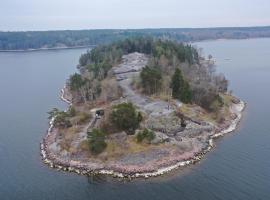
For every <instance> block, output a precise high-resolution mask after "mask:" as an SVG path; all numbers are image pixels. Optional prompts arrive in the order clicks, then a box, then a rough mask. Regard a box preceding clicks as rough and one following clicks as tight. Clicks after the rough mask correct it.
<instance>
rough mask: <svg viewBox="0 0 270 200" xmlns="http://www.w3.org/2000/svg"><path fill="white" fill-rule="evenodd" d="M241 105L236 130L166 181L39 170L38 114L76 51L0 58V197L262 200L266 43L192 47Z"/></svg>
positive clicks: (266, 149) (268, 137)
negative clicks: (208, 59) (209, 58)
mask: <svg viewBox="0 0 270 200" xmlns="http://www.w3.org/2000/svg"><path fill="white" fill-rule="evenodd" d="M197 45H198V46H200V47H203V48H204V52H205V54H209V53H211V54H212V55H213V56H214V57H215V58H216V60H217V65H218V66H219V71H221V72H224V73H225V74H226V75H227V77H228V78H229V79H230V87H231V89H232V90H233V91H234V93H235V94H237V96H239V97H240V98H242V99H243V100H245V101H246V102H247V103H248V107H247V109H246V111H245V117H244V119H243V121H242V123H241V126H240V128H239V129H238V130H237V131H236V132H235V133H234V134H230V135H228V136H226V137H224V138H222V139H219V140H218V141H217V148H215V150H214V151H212V152H211V153H209V154H208V155H207V156H206V158H205V159H204V160H203V161H202V162H201V163H200V164H198V165H196V166H192V167H189V168H187V169H184V170H177V171H175V172H174V173H172V174H169V175H168V176H166V177H161V178H155V179H151V180H146V181H145V180H136V181H132V182H121V181H116V180H112V179H110V178H106V177H97V178H86V177H83V176H78V175H75V174H69V173H64V172H58V171H56V170H51V169H49V168H48V167H47V166H45V165H43V164H42V162H41V159H40V156H39V142H40V141H41V139H42V137H43V136H44V134H45V132H46V129H47V127H48V125H47V122H48V120H47V114H46V112H47V111H48V110H49V109H51V108H52V107H60V108H64V107H65V104H64V103H62V102H60V100H59V99H58V96H59V90H60V89H61V87H62V86H63V84H64V82H65V80H66V78H67V77H68V76H69V75H70V74H71V73H72V72H74V71H75V65H76V63H77V60H78V57H79V55H80V54H81V53H82V52H84V51H85V50H84V49H77V50H62V51H43V52H31V53H0V72H1V73H0V87H1V91H0V199H1V200H6V199H7V200H13V199H14V200H17V199H27V200H31V199H34V200H35V199H38V200H45V199H46V200H54V199H57V200H71V199H72V200H74V199H80V200H84V199H91V200H93V199H103V200H106V199H110V200H121V199H125V200H126V199H138V200H139V199H140V200H141V199H162V200H164V199H172V200H175V199H188V200H189V199H190V200H191V199H192V200H198V199H203V200H204V199H205V200H212V199H213V200H214V199H215V200H216V199H224V200H225V199H226V200H229V199H233V200H237V199H243V200H248V199H251V200H255V199H265V200H267V199H270V190H269V188H270V161H269V155H270V119H269V114H270V106H269V103H270V94H269V92H270V89H269V87H270V39H253V40H229V41H210V42H209V41H208V42H201V43H197Z"/></svg>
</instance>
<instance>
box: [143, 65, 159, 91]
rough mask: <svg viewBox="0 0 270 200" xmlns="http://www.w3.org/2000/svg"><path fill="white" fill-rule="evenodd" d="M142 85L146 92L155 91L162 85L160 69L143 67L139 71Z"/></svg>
mask: <svg viewBox="0 0 270 200" xmlns="http://www.w3.org/2000/svg"><path fill="white" fill-rule="evenodd" d="M140 77H141V81H142V87H143V89H144V92H145V93H147V94H154V93H157V92H158V91H159V90H160V88H161V85H162V74H161V71H160V69H158V68H154V67H148V66H146V67H144V68H143V69H142V71H141V73H140Z"/></svg>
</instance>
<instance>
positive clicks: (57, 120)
mask: <svg viewBox="0 0 270 200" xmlns="http://www.w3.org/2000/svg"><path fill="white" fill-rule="evenodd" d="M48 114H49V119H52V118H53V117H54V126H55V127H59V128H69V127H71V126H72V124H71V122H70V120H69V118H70V117H72V115H71V113H70V110H69V111H68V112H65V111H60V110H58V109H57V108H53V109H52V110H51V111H49V112H48Z"/></svg>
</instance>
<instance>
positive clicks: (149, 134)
mask: <svg viewBox="0 0 270 200" xmlns="http://www.w3.org/2000/svg"><path fill="white" fill-rule="evenodd" d="M136 139H137V142H142V141H143V140H147V142H148V143H150V142H151V141H152V140H153V139H155V134H154V132H153V131H150V130H148V129H146V128H145V129H144V130H143V131H140V132H138V134H137V135H136Z"/></svg>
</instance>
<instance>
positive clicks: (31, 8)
mask: <svg viewBox="0 0 270 200" xmlns="http://www.w3.org/2000/svg"><path fill="white" fill-rule="evenodd" d="M267 25H270V0H0V30H2V31H7V30H12V31H14V30H56V29H100V28H165V27H167V28H176V27H178V28H181V27H221V26H267Z"/></svg>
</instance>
